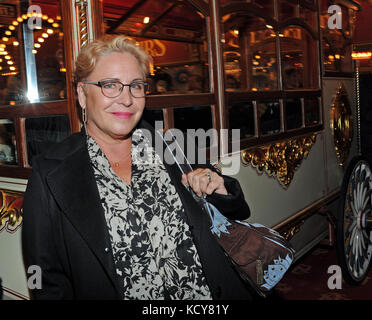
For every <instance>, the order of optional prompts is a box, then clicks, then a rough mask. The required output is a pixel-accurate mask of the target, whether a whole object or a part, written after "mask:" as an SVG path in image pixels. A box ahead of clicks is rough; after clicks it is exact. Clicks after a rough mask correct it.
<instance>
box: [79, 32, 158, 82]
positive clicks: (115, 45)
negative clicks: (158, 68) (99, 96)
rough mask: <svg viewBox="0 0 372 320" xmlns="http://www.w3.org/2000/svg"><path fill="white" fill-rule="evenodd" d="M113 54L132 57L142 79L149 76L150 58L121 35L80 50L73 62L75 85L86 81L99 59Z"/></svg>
mask: <svg viewBox="0 0 372 320" xmlns="http://www.w3.org/2000/svg"><path fill="white" fill-rule="evenodd" d="M113 52H119V53H129V54H131V55H133V56H134V57H135V58H136V59H137V61H138V63H139V65H140V68H141V69H142V73H143V76H144V78H146V76H147V75H148V74H149V72H150V65H151V63H152V58H151V56H150V55H149V54H148V53H147V52H146V51H144V50H143V49H142V48H140V47H139V46H138V45H136V43H135V42H134V41H133V40H131V39H129V38H127V37H125V36H123V35H119V36H105V37H103V38H101V39H97V40H94V41H93V42H90V43H88V44H87V45H85V46H84V47H82V48H81V50H80V52H79V55H78V57H77V59H76V62H75V74H74V78H75V79H74V80H75V83H78V82H79V81H82V80H84V79H86V78H87V77H88V76H89V75H90V74H91V72H92V71H93V70H94V68H95V67H96V65H97V63H98V61H99V59H100V58H101V57H103V56H105V55H108V54H110V53H113Z"/></svg>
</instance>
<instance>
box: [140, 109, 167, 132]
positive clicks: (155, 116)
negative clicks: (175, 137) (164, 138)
mask: <svg viewBox="0 0 372 320" xmlns="http://www.w3.org/2000/svg"><path fill="white" fill-rule="evenodd" d="M142 118H143V119H144V120H146V121H147V122H148V123H149V124H151V125H152V126H153V127H154V128H155V121H162V122H163V123H164V117H163V110H159V109H156V110H151V109H145V110H144V111H143V116H142Z"/></svg>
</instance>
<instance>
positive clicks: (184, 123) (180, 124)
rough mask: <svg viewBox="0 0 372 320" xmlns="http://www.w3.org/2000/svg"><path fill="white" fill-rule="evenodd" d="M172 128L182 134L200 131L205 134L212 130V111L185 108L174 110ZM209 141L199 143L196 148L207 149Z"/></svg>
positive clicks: (199, 108) (209, 109) (203, 108)
mask: <svg viewBox="0 0 372 320" xmlns="http://www.w3.org/2000/svg"><path fill="white" fill-rule="evenodd" d="M174 127H175V128H177V129H180V130H181V131H183V132H184V133H186V132H187V130H188V129H190V130H198V129H202V130H204V131H205V132H207V131H208V130H209V129H212V128H213V125H212V109H211V108H210V107H186V108H175V109H174ZM210 144H211V141H210V139H207V140H206V141H199V142H198V147H200V148H203V147H209V146H210Z"/></svg>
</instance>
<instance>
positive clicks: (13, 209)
mask: <svg viewBox="0 0 372 320" xmlns="http://www.w3.org/2000/svg"><path fill="white" fill-rule="evenodd" d="M0 201H1V203H0V232H1V231H3V230H6V231H8V232H10V233H14V232H16V231H17V229H18V228H19V227H20V226H21V224H22V205H23V193H21V192H15V191H9V190H0Z"/></svg>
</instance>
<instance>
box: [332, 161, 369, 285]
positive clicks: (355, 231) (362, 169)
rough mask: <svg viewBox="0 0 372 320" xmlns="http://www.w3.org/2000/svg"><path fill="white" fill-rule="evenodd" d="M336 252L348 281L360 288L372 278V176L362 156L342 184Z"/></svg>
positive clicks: (352, 163) (351, 163) (350, 168)
mask: <svg viewBox="0 0 372 320" xmlns="http://www.w3.org/2000/svg"><path fill="white" fill-rule="evenodd" d="M341 192H342V194H341V199H340V200H341V201H340V204H339V212H338V221H337V234H336V236H337V242H336V251H337V258H338V262H339V264H340V266H341V269H342V275H343V278H344V279H345V281H346V282H347V283H349V284H351V285H359V284H360V283H361V282H362V281H363V280H364V278H365V277H366V276H367V274H368V270H369V267H370V264H371V254H372V232H371V225H372V218H371V217H372V213H371V201H372V197H371V193H372V172H371V167H370V165H369V163H368V160H367V159H366V158H364V157H362V156H358V157H355V158H353V159H352V161H351V162H350V164H349V166H348V168H347V170H346V173H345V176H344V180H343V184H342V190H341Z"/></svg>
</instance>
